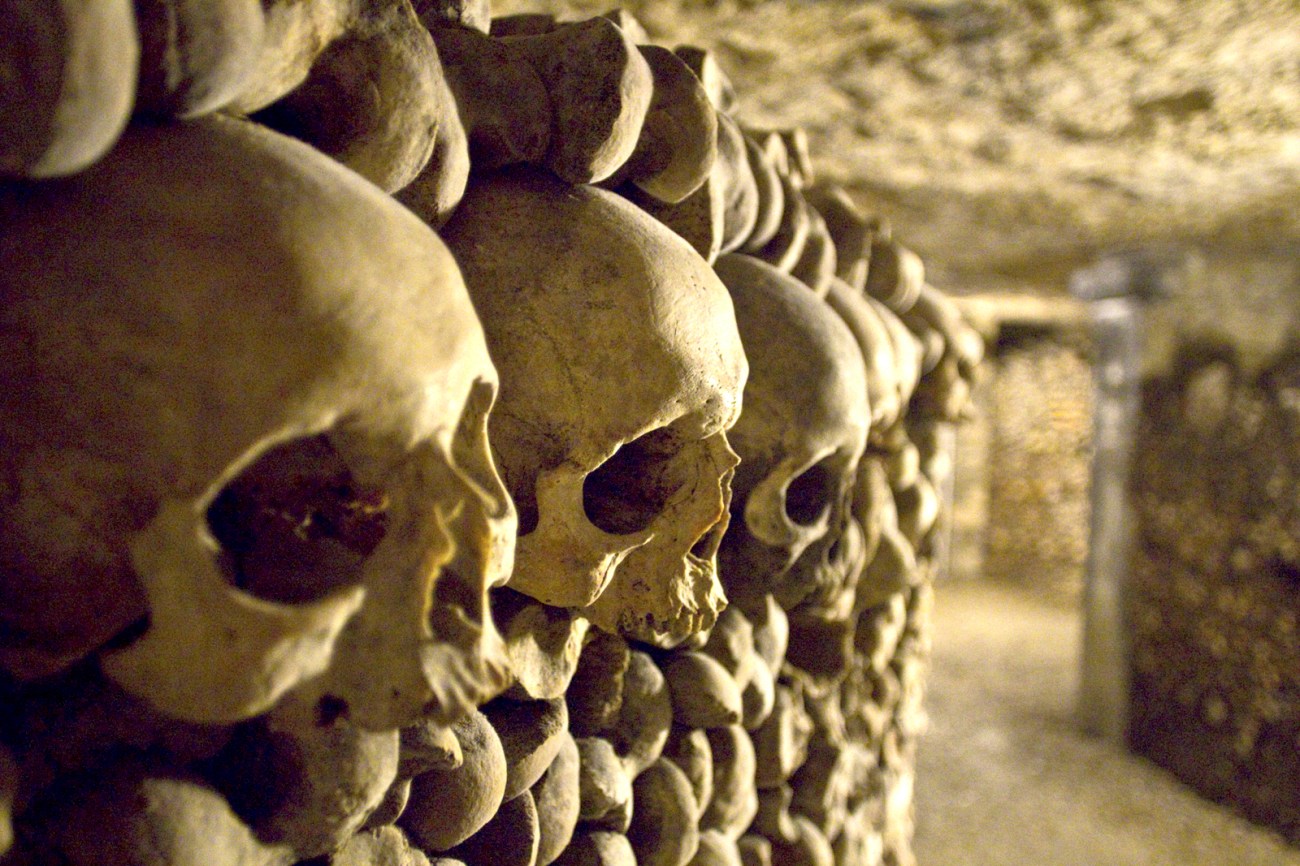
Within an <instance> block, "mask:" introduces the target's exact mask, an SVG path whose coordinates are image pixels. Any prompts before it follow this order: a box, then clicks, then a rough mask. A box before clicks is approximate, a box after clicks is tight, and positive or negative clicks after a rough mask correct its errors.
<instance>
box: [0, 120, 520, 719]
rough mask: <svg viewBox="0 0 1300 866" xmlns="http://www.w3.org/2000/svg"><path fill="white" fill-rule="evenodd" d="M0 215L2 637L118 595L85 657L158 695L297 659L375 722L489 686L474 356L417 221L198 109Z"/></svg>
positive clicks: (17, 662) (29, 657)
mask: <svg viewBox="0 0 1300 866" xmlns="http://www.w3.org/2000/svg"><path fill="white" fill-rule="evenodd" d="M0 214H4V217H3V219H0V274H3V277H0V288H2V289H3V294H4V307H3V312H2V313H0V333H3V341H0V343H2V344H3V345H4V346H5V347H6V350H7V351H6V352H5V358H4V360H5V363H6V365H7V368H8V370H9V371H10V376H11V377H12V380H13V381H16V382H22V383H24V385H23V387H22V388H20V389H19V388H12V389H7V390H6V392H5V395H4V397H3V398H0V437H2V439H0V441H2V443H3V453H4V455H5V458H4V460H5V462H4V470H5V471H4V475H3V476H0V477H3V479H4V481H3V482H0V483H3V484H5V485H6V486H7V487H8V489H7V490H5V491H4V493H5V494H6V495H4V496H3V497H2V498H3V504H2V505H0V538H2V539H3V541H2V542H0V564H2V565H3V568H2V569H0V636H2V637H0V664H3V665H4V667H5V668H6V669H7V670H9V671H10V672H11V673H14V674H16V675H19V676H24V677H30V676H36V675H40V674H42V673H48V672H51V671H53V670H57V669H58V668H60V667H62V666H66V665H67V664H69V663H71V662H72V661H73V660H75V659H77V658H79V657H81V656H84V655H85V654H87V653H89V652H91V651H92V650H94V649H96V648H97V647H99V646H101V645H102V644H103V643H104V642H105V641H106V640H108V639H109V638H112V637H113V636H114V635H118V634H119V633H120V632H122V631H123V629H124V628H126V627H127V626H129V625H131V624H132V622H133V621H138V622H140V623H141V624H142V625H143V628H142V629H141V630H140V631H136V632H128V633H126V634H121V635H119V637H118V639H117V642H116V644H115V645H114V646H113V647H111V648H109V649H108V650H107V651H105V653H104V655H103V658H102V665H103V668H104V670H105V671H106V672H107V674H108V675H109V676H110V677H112V678H113V679H114V680H116V681H117V682H118V683H119V684H121V685H122V686H124V687H125V688H126V689H128V690H129V691H131V692H133V693H135V694H137V695H140V696H142V697H145V698H146V699H148V700H149V701H150V702H152V703H153V704H154V705H155V706H157V707H158V708H160V709H162V710H163V711H164V712H166V713H168V714H170V715H173V716H176V717H178V718H183V719H189V720H194V721H204V722H230V721H235V720H239V719H243V718H248V717H251V716H254V715H256V714H259V713H261V712H263V711H265V710H266V709H268V708H269V707H270V706H272V705H273V704H275V703H276V701H277V700H278V699H279V698H281V697H282V696H283V695H285V694H286V693H288V692H290V690H294V689H295V688H296V687H301V688H299V689H297V691H296V692H295V694H296V696H297V697H299V698H302V699H304V700H309V701H311V702H312V703H316V704H318V706H319V708H320V710H321V711H322V712H323V713H327V714H330V715H337V714H339V713H341V712H347V713H348V715H349V718H350V719H351V720H352V721H353V722H354V723H356V724H358V725H361V726H363V727H367V728H380V729H383V728H392V727H398V726H400V725H401V724H402V723H403V722H404V721H406V720H408V719H410V718H412V717H414V716H415V715H417V714H419V713H420V712H422V711H428V712H431V713H432V714H433V715H451V714H454V713H457V712H460V711H461V710H462V709H463V708H464V707H465V705H466V704H469V703H473V702H477V701H479V700H482V699H484V698H485V697H486V696H487V695H488V694H490V693H491V692H492V690H493V689H495V688H497V687H498V683H497V679H498V677H499V666H498V664H497V662H496V659H497V654H498V651H499V649H498V644H499V638H498V637H497V635H496V632H495V630H494V629H493V627H492V625H491V622H490V620H489V619H488V617H487V615H486V613H487V612H486V593H487V589H488V585H489V584H492V583H495V582H500V581H502V580H503V579H504V575H506V574H507V573H508V571H509V567H510V559H511V554H512V547H511V540H512V537H513V528H514V526H513V524H514V513H513V510H512V507H511V506H510V504H509V500H508V497H507V496H506V494H505V491H504V488H503V487H502V486H501V484H500V480H499V478H498V477H497V475H496V473H495V469H494V468H493V465H492V462H491V457H490V454H489V452H488V450H487V443H486V430H485V425H486V415H487V412H488V410H489V408H490V406H491V403H492V400H493V395H494V391H495V383H496V375H495V372H494V370H493V367H492V364H491V362H490V361H489V359H488V355H487V349H486V346H485V344H484V342H483V338H482V331H481V329H480V327H479V325H478V323H477V321H476V319H475V316H474V311H473V309H472V307H471V305H470V302H469V298H468V296H467V295H466V293H465V290H464V286H463V284H462V282H461V280H460V276H459V274H458V272H457V270H456V267H455V264H454V263H453V261H452V260H451V257H450V256H449V254H448V253H447V251H446V249H445V247H443V246H442V244H441V243H439V241H438V239H437V238H436V236H434V235H433V234H432V233H431V232H430V231H429V229H428V227H427V226H425V225H424V224H423V223H422V222H420V221H419V220H418V219H416V218H415V217H413V216H412V215H410V214H409V213H408V212H406V211H405V210H403V209H402V208H400V207H399V206H397V205H395V204H394V203H393V202H392V201H391V199H389V198H388V197H386V196H384V195H383V194H382V193H381V192H380V191H379V190H378V189H377V188H375V187H373V186H371V185H370V184H368V183H366V182H365V181H363V180H362V179H361V178H359V177H358V176H357V175H355V174H353V173H352V172H350V171H348V170H347V169H344V168H342V167H341V166H339V165H337V164H336V163H334V162H332V161H331V160H329V159H327V158H325V157H324V156H322V155H321V154H319V153H318V152H316V151H314V150H312V149H311V148H309V147H307V146H305V145H302V144H299V143H297V142H294V141H292V140H290V139H287V138H284V137H282V136H280V135H278V134H276V133H273V132H270V131H269V130H266V129H263V128H259V127H257V126H255V125H253V124H249V123H246V122H242V121H235V120H230V119H222V118H211V119H207V120H203V121H199V122H196V123H192V124H185V125H169V126H160V127H147V126H141V127H139V128H133V129H132V130H130V131H129V132H128V133H127V135H126V136H125V137H124V139H123V140H122V142H121V143H120V145H119V147H118V148H116V149H115V150H114V151H113V152H112V153H111V154H110V155H109V156H108V157H106V158H105V160H103V161H101V163H99V164H98V165H97V166H95V167H94V168H93V169H91V170H90V171H88V172H86V173H83V174H82V175H79V176H78V177H76V178H74V179H72V180H70V181H68V182H65V183H61V184H57V185H42V186H39V187H30V188H23V189H13V188H10V189H3V188H0ZM10 215H12V216H10ZM11 347H12V350H10V349H11ZM146 613H147V614H148V621H147V623H145V622H144V620H143V616H144V615H145V614H146ZM132 638H134V639H132Z"/></svg>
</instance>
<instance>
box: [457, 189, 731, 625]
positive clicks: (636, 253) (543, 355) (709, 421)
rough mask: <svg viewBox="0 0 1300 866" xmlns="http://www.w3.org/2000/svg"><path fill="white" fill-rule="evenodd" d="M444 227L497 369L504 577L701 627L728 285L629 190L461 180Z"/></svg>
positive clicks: (559, 600) (620, 610) (713, 594)
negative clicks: (511, 530)
mask: <svg viewBox="0 0 1300 866" xmlns="http://www.w3.org/2000/svg"><path fill="white" fill-rule="evenodd" d="M444 237H445V238H446V239H447V242H448V244H449V246H451V248H452V251H453V253H455V255H456V257H457V260H458V261H459V262H460V264H461V267H462V269H463V270H464V273H465V281H466V284H467V285H468V286H469V289H470V294H471V296H472V297H473V299H474V302H475V305H476V307H477V308H478V311H479V314H480V316H481V318H482V320H483V325H484V330H485V331H486V333H487V337H488V345H489V348H490V349H491V351H492V356H493V360H494V361H495V362H496V364H497V367H498V369H499V370H500V371H501V400H500V403H499V405H498V408H497V409H496V410H495V411H494V413H493V434H492V443H493V448H494V449H495V451H496V453H497V457H498V462H499V464H500V466H501V471H502V474H503V476H504V477H505V480H506V484H507V487H508V488H509V489H510V492H511V494H512V495H513V496H514V497H515V502H516V505H517V507H518V508H519V515H520V518H519V520H520V537H519V544H518V556H517V562H516V568H515V572H514V575H513V576H512V577H511V580H510V586H511V587H513V588H514V589H517V590H519V591H520V592H523V593H526V594H527V595H530V596H532V597H533V598H535V599H537V600H539V601H542V602H544V603H546V604H549V605H554V606H557V607H567V608H576V609H581V610H582V611H583V613H584V615H585V616H587V617H589V618H590V619H591V621H592V622H593V623H595V624H596V625H598V626H600V627H602V628H605V629H607V630H610V631H619V632H622V633H624V634H626V635H628V636H631V637H635V638H638V639H640V640H645V641H650V642H655V643H659V644H663V645H669V644H672V643H675V642H678V641H680V640H682V639H683V638H685V637H686V636H688V635H690V634H692V633H695V632H698V631H701V630H703V629H706V628H709V627H710V626H711V625H712V624H713V622H714V620H715V618H716V616H717V613H718V611H719V610H720V609H721V608H722V606H723V605H724V604H725V600H724V598H723V596H722V591H721V587H720V585H719V583H718V579H717V573H716V552H717V548H718V543H719V540H720V538H721V535H722V533H723V531H724V529H725V528H726V524H727V508H728V502H729V498H730V480H731V476H732V473H733V470H734V468H735V465H736V459H737V458H736V456H735V454H734V453H733V452H732V450H731V448H730V446H729V445H728V443H727V435H726V430H727V429H728V428H729V427H730V426H731V425H732V424H733V423H734V422H735V419H736V417H737V415H738V414H739V412H740V395H741V391H742V389H743V387H744V382H745V377H746V375H747V370H748V366H747V362H746V360H745V356H744V352H743V350H742V348H741V345H740V339H739V336H738V334H737V332H736V325H735V318H734V312H733V310H732V306H731V301H730V299H729V297H728V295H727V292H726V289H725V288H724V287H723V286H722V284H721V283H720V282H719V281H718V279H717V278H716V276H715V275H714V274H713V272H712V271H711V270H710V269H709V267H708V265H707V264H705V262H704V261H703V260H702V259H701V258H700V257H699V256H698V255H697V254H696V253H695V252H694V251H693V250H692V249H690V247H689V246H687V245H686V243H685V242H684V241H682V240H681V239H680V238H678V237H677V236H676V235H674V234H673V233H672V232H670V231H669V230H668V229H667V228H665V227H664V226H663V225H662V224H660V223H658V222H656V221H655V220H653V219H652V218H650V217H649V216H648V215H646V214H645V213H644V212H642V211H640V210H639V209H637V208H636V207H634V206H633V205H631V204H630V203H628V202H626V201H624V200H623V199H621V198H619V197H617V196H614V195H612V194H609V193H607V192H605V191H603V190H599V189H595V188H591V187H585V186H567V185H564V184H561V183H558V182H556V181H555V180H554V179H552V178H550V177H549V176H547V175H545V174H542V173H540V172H536V171H532V170H522V169H521V170H514V171H510V172H506V173H502V174H499V175H495V176H492V177H489V178H486V179H484V180H482V181H480V182H478V183H476V184H472V185H471V189H470V190H469V192H468V193H467V195H466V198H465V200H464V202H463V203H462V204H461V206H460V208H459V209H458V210H457V212H456V214H455V216H454V217H453V218H452V221H451V222H450V223H448V224H447V226H446V229H445V230H444Z"/></svg>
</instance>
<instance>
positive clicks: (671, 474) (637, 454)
mask: <svg viewBox="0 0 1300 866" xmlns="http://www.w3.org/2000/svg"><path fill="white" fill-rule="evenodd" d="M681 447H682V443H681V439H680V437H678V435H677V434H676V433H674V432H673V431H672V430H669V429H668V428H666V427H661V428H660V429H658V430H652V431H651V432H649V433H647V434H645V435H644V436H641V437H639V438H637V439H634V440H632V441H631V442H628V443H626V444H625V445H623V446H622V447H621V448H619V449H618V451H616V452H614V456H613V457H610V458H609V459H608V460H606V461H605V462H604V463H602V464H601V465H600V466H599V467H598V468H597V469H596V471H595V472H592V473H591V474H590V475H588V476H587V478H586V480H585V481H584V482H583V485H582V506H583V509H584V510H585V511H586V513H587V519H588V520H590V521H591V522H592V523H593V524H594V525H596V526H597V527H599V528H600V529H602V530H604V531H605V532H609V533H612V534H614V535H628V534H630V533H633V532H640V531H642V530H643V529H645V528H646V527H648V526H649V525H650V524H651V523H652V522H654V519H655V518H656V517H657V516H659V515H660V514H661V513H663V510H664V508H665V507H666V506H667V505H668V502H669V500H670V499H672V497H673V494H675V493H676V492H677V491H678V490H680V489H681V487H682V486H683V485H684V484H686V483H687V481H688V480H689V479H687V477H686V475H685V472H684V468H683V467H682V466H681V465H680V462H681V461H678V460H676V459H675V458H676V457H677V455H678V454H679V452H680V451H681Z"/></svg>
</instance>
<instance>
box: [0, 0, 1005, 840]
mask: <svg viewBox="0 0 1300 866" xmlns="http://www.w3.org/2000/svg"><path fill="white" fill-rule="evenodd" d="M0 12H3V13H4V16H5V18H6V20H8V21H12V22H16V23H15V24H13V25H11V26H9V27H7V29H6V30H5V32H4V33H3V34H2V35H0V68H6V69H14V70H17V73H16V74H17V77H18V80H21V81H22V82H24V87H23V88H21V89H20V90H16V91H14V92H12V93H10V92H6V93H3V94H0V106H3V107H4V108H5V110H4V111H3V112H0V347H3V348H2V351H3V357H4V360H5V362H6V368H7V370H8V373H9V380H10V387H9V388H7V389H5V392H4V394H3V395H2V396H0V454H3V455H4V456H3V458H2V459H3V464H2V465H3V472H0V864H3V866H92V864H93V866H116V864H123V866H126V864H131V866H136V864H139V866H163V864H168V866H290V864H300V866H326V864H330V866H547V864H560V866H579V864H582V866H590V864H601V866H624V864H640V866H688V864H689V866H719V864H720V866H734V864H744V866H799V864H816V866H831V864H834V866H871V864H908V863H912V862H914V859H913V857H912V854H911V849H910V837H911V832H912V790H913V786H914V783H915V770H914V768H915V753H916V747H917V743H918V740H919V738H920V736H921V734H922V733H923V731H924V728H925V712H924V688H925V677H926V667H927V664H928V656H929V644H930V609H931V606H932V604H933V589H932V583H933V578H934V574H935V570H936V568H937V566H938V563H937V560H938V552H939V551H940V550H941V549H942V538H941V537H940V533H941V532H942V527H943V526H944V523H943V522H942V521H941V519H940V518H941V513H942V511H943V510H944V509H946V508H947V507H949V503H946V502H945V501H944V492H943V491H944V489H945V486H944V484H943V483H942V479H946V478H948V477H949V476H950V474H951V471H952V467H951V465H949V464H950V461H951V453H950V451H949V449H948V448H946V447H945V445H944V443H945V442H947V441H949V440H950V438H951V436H950V434H951V428H952V426H953V425H955V424H957V423H959V422H960V421H961V419H962V417H963V414H964V412H965V411H966V409H967V403H968V399H969V392H970V385H971V382H972V379H973V376H974V372H975V369H976V366H977V365H978V364H979V362H980V359H981V355H982V348H983V347H982V343H981V341H980V339H979V337H978V336H977V335H976V333H975V332H974V330H973V329H971V328H970V327H969V326H968V325H967V324H966V322H965V321H964V320H963V318H962V316H961V315H960V314H959V312H958V310H957V308H956V307H955V306H954V305H953V303H952V302H951V301H949V300H948V299H947V298H945V297H944V295H943V294H942V293H941V292H940V291H938V290H937V289H935V288H934V287H933V286H931V285H929V284H928V283H927V281H926V278H925V269H924V266H923V265H922V263H921V261H920V259H919V258H918V257H917V256H916V255H915V254H914V253H912V252H911V251H910V250H909V249H908V248H907V247H905V246H903V245H902V244H900V243H899V242H898V241H897V240H896V239H895V238H894V237H893V236H892V234H891V232H890V230H889V227H888V226H887V225H884V224H883V223H882V222H880V221H878V220H873V219H871V218H869V217H868V216H867V215H864V214H862V213H860V212H859V211H858V210H857V209H856V208H855V207H854V205H853V203H852V202H851V201H850V200H849V199H848V197H847V196H846V195H845V194H844V192H843V191H842V190H840V189H839V188H837V187H835V186H833V185H829V184H824V183H819V182H818V181H817V178H816V175H815V169H814V166H815V164H816V160H815V158H814V155H810V154H809V153H808V148H807V139H806V137H805V136H804V135H803V133H802V132H801V131H800V130H798V129H781V130H763V129H758V128H752V127H750V126H748V125H747V124H746V122H745V119H744V117H743V116H740V115H738V114H737V113H736V112H735V96H734V93H733V91H732V89H731V85H730V83H729V82H728V80H727V77H726V74H725V72H724V70H723V69H722V68H721V67H720V66H719V64H718V63H717V60H716V58H715V57H714V56H713V55H711V54H709V53H708V52H706V51H702V50H699V49H695V48H692V47H690V46H671V47H664V46H657V45H653V44H649V42H648V41H647V40H646V37H645V34H644V32H643V31H642V30H641V28H640V26H639V25H638V24H637V22H636V21H635V20H634V19H633V18H631V17H630V16H629V15H627V14H625V13H610V14H609V15H608V16H604V17H600V18H593V19H587V20H584V21H577V22H560V21H556V20H554V19H552V18H549V17H547V16H538V15H529V16H511V17H506V18H495V19H494V18H493V17H492V16H491V10H490V9H489V8H488V7H487V4H486V3H459V2H451V0H416V2H414V3H412V2H409V0H380V2H367V3H360V2H354V0H311V2H301V0H284V2H279V0H276V2H265V0H225V2H222V3H215V4H191V3H186V2H171V0H163V2H156V3H143V2H137V3H134V4H132V3H129V2H126V0H96V2H93V3H84V4H82V3H67V2H58V3H55V2H51V0H0ZM50 21H55V22H57V23H58V24H59V25H60V26H59V27H46V26H40V25H41V24H42V23H43V22H50Z"/></svg>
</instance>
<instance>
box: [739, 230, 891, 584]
mask: <svg viewBox="0 0 1300 866" xmlns="http://www.w3.org/2000/svg"><path fill="white" fill-rule="evenodd" d="M715 268H716V270H717V272H718V275H719V276H720V277H722V281H723V282H724V283H725V284H726V285H727V287H728V288H729V289H730V290H731V294H732V298H733V300H734V301H735V304H736V320H737V324H738V326H739V328H740V334H741V339H742V340H743V341H744V343H745V348H746V351H747V353H748V355H749V358H750V363H751V365H752V366H751V375H750V378H749V384H748V385H747V386H746V388H745V411H744V412H743V413H742V414H741V416H740V420H739V421H738V422H737V423H736V426H735V427H734V428H733V430H732V439H733V441H734V443H735V447H736V451H737V453H739V454H740V456H741V464H740V468H739V469H737V471H736V479H735V485H734V487H735V492H736V498H735V501H734V502H733V507H732V512H733V514H734V516H735V518H736V519H735V521H734V522H735V524H737V525H734V526H733V527H732V529H731V531H729V532H728V533H727V535H726V537H725V538H724V539H723V544H722V550H721V553H720V561H721V569H722V578H723V581H724V585H725V586H726V590H727V595H728V597H729V598H731V599H732V600H733V601H736V602H737V603H739V604H740V605H741V607H742V608H745V609H748V608H750V607H752V606H754V605H757V604H760V603H762V602H763V601H764V596H765V595H766V593H768V592H771V593H773V594H774V595H775V597H776V599H777V601H778V602H779V603H780V604H781V606H782V607H784V608H787V609H789V608H792V607H794V606H796V605H797V604H799V603H800V602H801V601H802V600H803V599H804V598H805V597H807V596H808V594H809V593H811V592H813V591H814V590H815V589H817V588H819V587H822V586H824V585H826V584H838V583H843V582H845V581H846V580H848V579H849V574H848V572H849V570H851V569H854V568H860V567H861V562H860V560H861V558H862V557H861V555H860V553H861V551H862V545H861V544H860V543H857V542H858V541H859V540H860V539H858V540H855V539H854V538H851V537H848V535H846V534H850V533H852V532H853V530H854V529H855V524H854V521H853V520H852V519H851V515H850V514H849V506H850V503H851V500H852V486H853V479H854V476H855V474H856V471H857V466H858V461H859V459H860V458H861V456H862V453H863V450H864V448H865V447H866V436H867V428H868V425H869V422H870V412H869V407H868V405H867V397H866V395H867V385H866V370H865V366H864V363H863V360H862V353H861V351H860V350H859V349H858V345H857V343H856V342H855V341H854V339H853V335H852V334H851V333H850V332H849V330H848V328H847V326H845V324H844V322H843V321H842V320H841V319H840V318H839V317H838V316H836V315H835V313H834V311H832V310H831V308H830V307H829V306H828V305H827V304H826V303H825V302H824V301H822V300H821V299H820V298H818V297H817V296H816V295H815V294H813V292H812V291H811V290H810V289H809V288H808V287H807V286H805V285H803V284H802V283H800V282H798V281H797V280H795V279H793V278H791V277H788V276H786V275H785V274H782V273H781V272H779V271H777V270H776V268H774V267H772V266H771V265H768V264H767V263H766V262H762V261H759V260H757V259H754V258H751V257H749V256H743V255H727V256H722V257H720V258H719V259H718V262H717V264H716V265H715Z"/></svg>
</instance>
